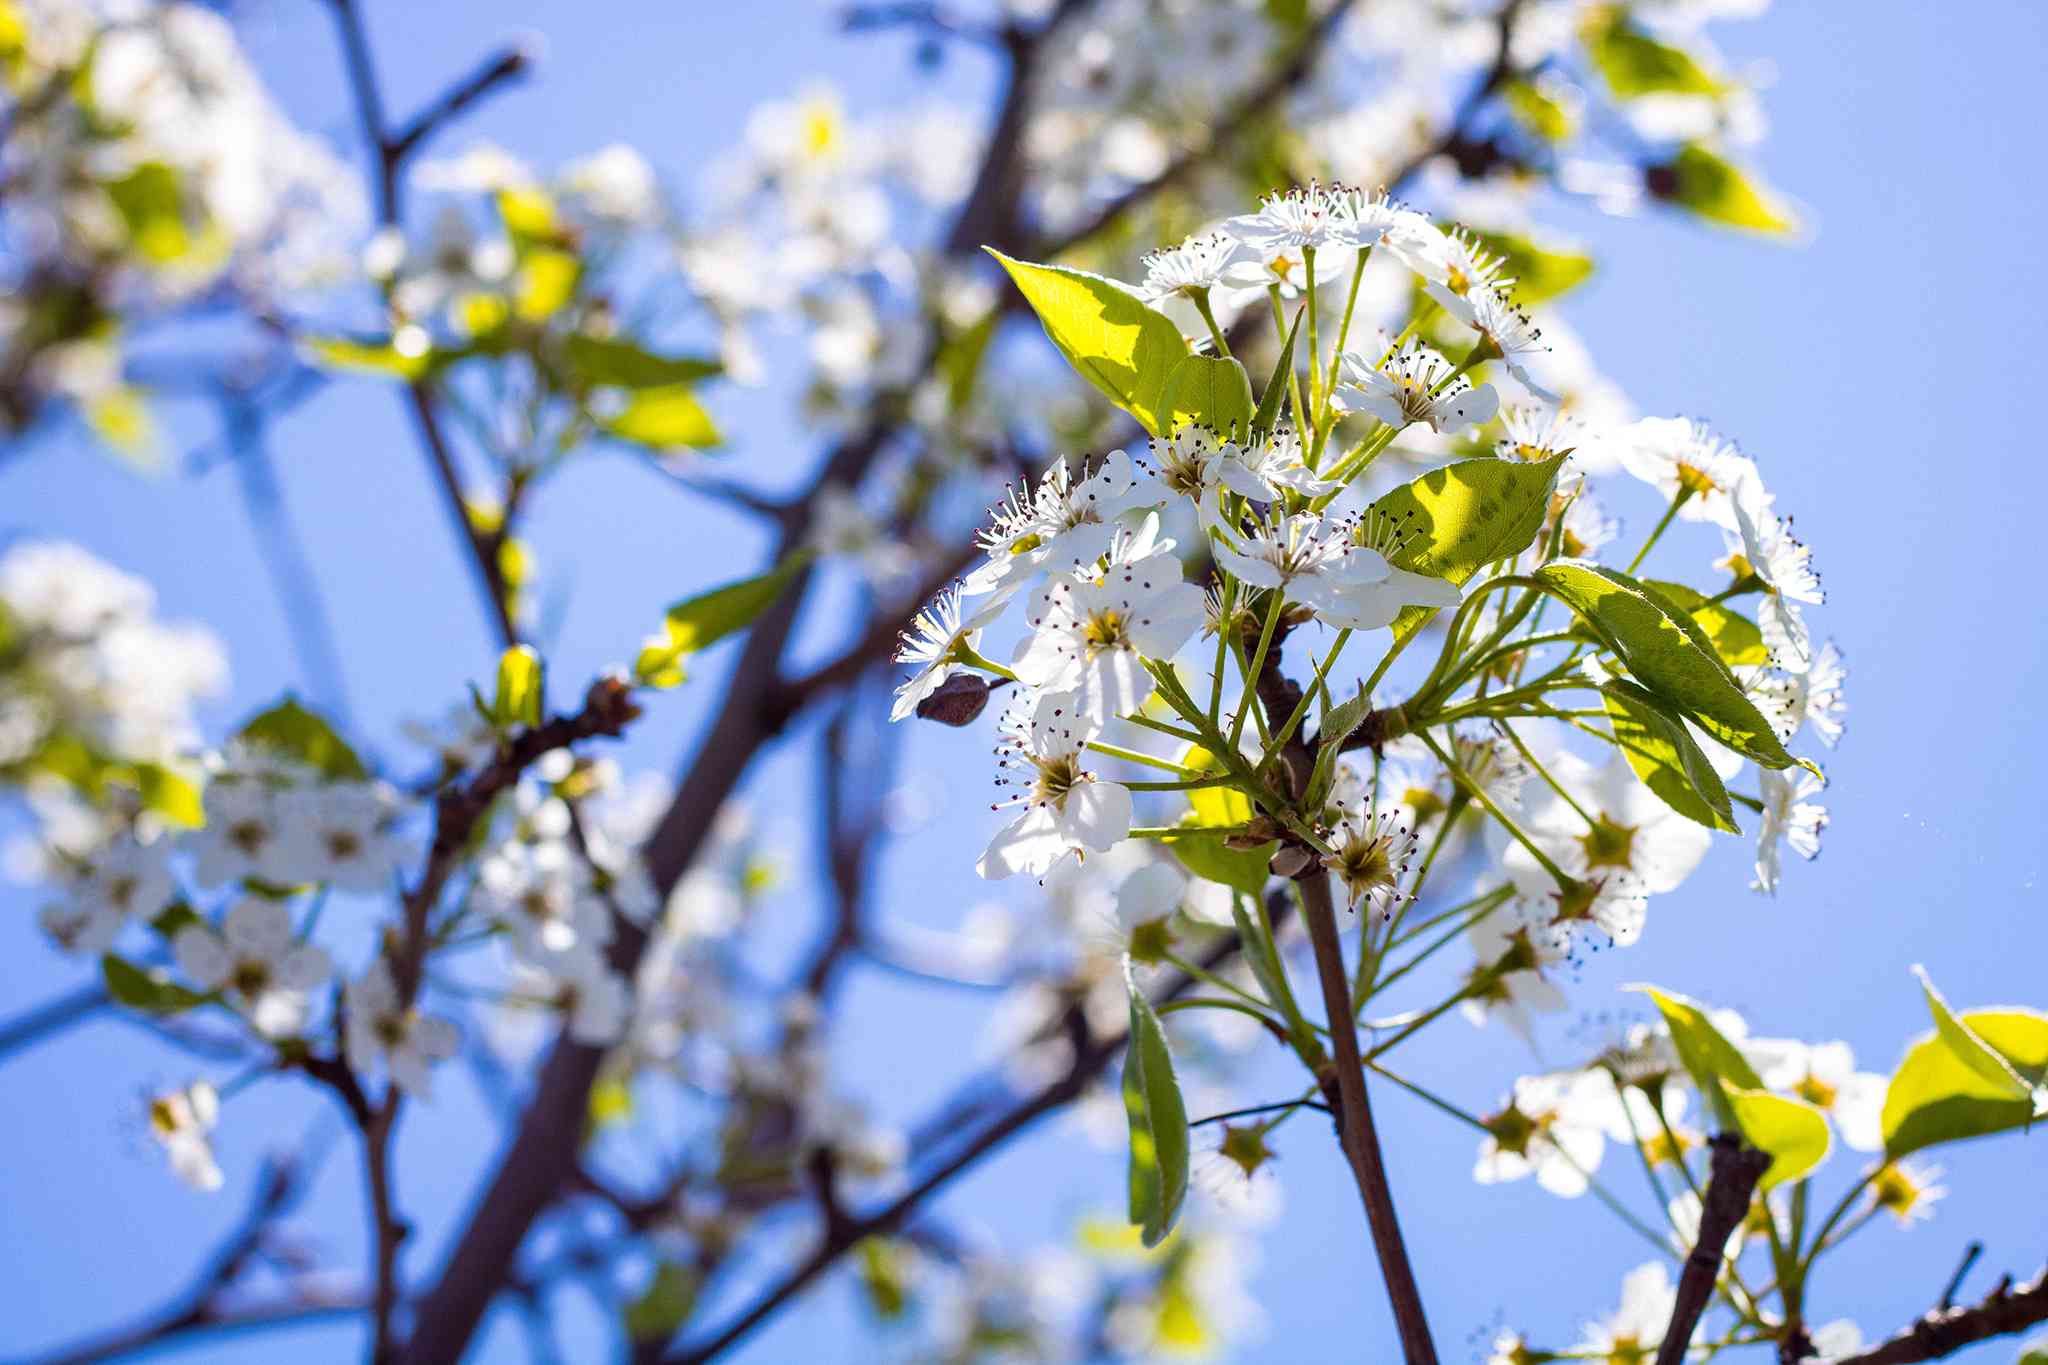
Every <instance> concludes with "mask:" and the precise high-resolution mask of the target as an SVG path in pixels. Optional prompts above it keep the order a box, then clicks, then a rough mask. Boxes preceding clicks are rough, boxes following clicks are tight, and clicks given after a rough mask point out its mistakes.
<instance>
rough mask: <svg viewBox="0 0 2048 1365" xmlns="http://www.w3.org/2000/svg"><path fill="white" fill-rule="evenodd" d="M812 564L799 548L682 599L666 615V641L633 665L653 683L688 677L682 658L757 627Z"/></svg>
mask: <svg viewBox="0 0 2048 1365" xmlns="http://www.w3.org/2000/svg"><path fill="white" fill-rule="evenodd" d="M809 562H810V554H809V552H808V551H804V550H799V551H797V552H796V553H795V554H793V555H791V556H789V558H787V559H785V560H783V561H782V562H781V563H780V564H778V565H776V566H775V567H774V568H772V569H770V570H769V571H768V572H767V573H764V574H758V575H756V576H755V577H753V578H743V579H741V580H740V581H739V582H737V583H728V584H726V585H725V586H724V587H721V588H713V589H712V590H711V591H709V592H703V593H699V594H697V595H696V596H695V597H692V598H689V599H688V600H686V601H682V602H678V603H676V604H675V605H674V606H673V607H670V608H669V609H668V615H667V617H666V618H664V627H665V633H666V637H667V638H666V640H665V642H655V641H650V642H649V643H648V644H647V645H646V646H644V647H643V648H642V649H641V651H640V657H639V658H638V659H637V660H635V662H634V665H633V672H634V676H635V677H636V678H637V679H638V680H639V681H641V682H642V683H644V684H646V685H648V686H652V687H669V686H673V685H674V684H675V683H676V682H680V681H682V679H681V677H680V667H679V665H680V663H681V660H683V659H684V658H685V657H687V656H688V655H691V654H695V653H696V652H697V651H699V650H701V649H706V648H709V647H710V646H711V645H714V644H716V643H717V642H718V641H720V640H722V639H724V638H725V637H726V636H728V635H731V634H732V633H733V632H735V631H740V630H745V629H746V628H747V627H748V626H750V625H752V624H753V623H754V618H755V617H757V616H759V615H760V614H761V613H762V612H764V611H766V610H768V608H769V607H771V606H773V605H774V604H775V600H776V599H777V598H778V597H781V596H782V594H783V592H784V590H786V589H787V588H788V587H789V585H790V582H791V581H792V580H793V579H794V578H795V577H796V576H797V574H798V573H799V572H801V571H802V569H803V567H804V565H805V564H807V563H809ZM664 679H667V680H664Z"/></svg>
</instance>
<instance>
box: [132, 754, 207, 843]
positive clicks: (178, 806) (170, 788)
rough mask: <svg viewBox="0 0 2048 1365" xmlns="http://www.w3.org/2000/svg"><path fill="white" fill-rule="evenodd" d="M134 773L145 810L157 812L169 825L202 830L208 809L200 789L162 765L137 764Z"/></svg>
mask: <svg viewBox="0 0 2048 1365" xmlns="http://www.w3.org/2000/svg"><path fill="white" fill-rule="evenodd" d="M131 771H132V772H133V773H134V776H135V789H136V791H137V792H139V793H140V794H141V796H142V805H143V809H145V810H148V811H152V812H154V813H155V814H156V815H157V816H158V817H160V818H161V819H162V820H164V821H165V822H166V823H167V824H172V825H176V826H178V828H180V829H198V828H199V827H200V826H202V825H204V824H205V823H206V808H205V805H204V804H203V803H202V801H201V800H200V796H199V788H198V787H197V786H195V785H193V784H192V783H191V782H188V781H186V780H185V778H184V777H183V776H181V775H180V774H179V773H177V772H175V771H174V770H172V769H170V768H167V767H165V766H164V765H163V764H161V763H137V764H135V765H133V767H132V769H131Z"/></svg>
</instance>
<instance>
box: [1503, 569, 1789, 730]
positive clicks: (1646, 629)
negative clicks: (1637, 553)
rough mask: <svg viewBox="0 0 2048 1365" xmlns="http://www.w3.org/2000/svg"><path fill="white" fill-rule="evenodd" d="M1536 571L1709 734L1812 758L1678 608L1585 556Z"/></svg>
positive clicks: (1639, 675) (1643, 678)
mask: <svg viewBox="0 0 2048 1365" xmlns="http://www.w3.org/2000/svg"><path fill="white" fill-rule="evenodd" d="M1535 576H1536V578H1537V579H1538V580H1539V581H1541V582H1542V583H1543V585H1544V587H1545V589H1546V590H1547V591H1548V592H1550V593H1551V595H1552V596H1554V597H1556V598H1558V600H1560V601H1562V602H1563V603H1564V604H1565V605H1566V606H1569V607H1570V608H1571V609H1572V610H1573V611H1575V612H1577V613H1578V614H1579V617H1580V618H1581V619H1582V620H1584V621H1585V622H1586V624H1587V625H1589V626H1591V627H1592V628H1593V630H1594V632H1595V633H1596V634H1597V635H1598V636H1599V637H1600V639H1601V642H1602V643H1603V644H1605V645H1606V646H1607V648H1608V649H1609V650H1611V651H1612V652H1613V653H1614V655H1615V657H1616V658H1617V659H1619V660H1620V661H1621V663H1622V664H1623V665H1624V666H1625V667H1626V668H1627V669H1628V671H1629V672H1630V673H1632V674H1634V675H1635V678H1636V681H1638V682H1640V683H1641V684H1642V685H1643V686H1644V687H1646V688H1648V689H1649V690H1650V691H1651V692H1653V693H1655V694H1656V695H1657V696H1658V697H1660V698H1662V699H1663V700H1664V701H1666V702H1668V703H1670V704H1671V705H1673V706H1675V707H1677V708H1678V709H1679V710H1680V711H1683V712H1684V713H1685V714H1686V715H1687V716H1689V717H1691V718H1692V719H1693V720H1694V721H1695V722H1697V723H1698V725H1699V726H1700V728H1701V729H1703V730H1705V731H1706V732H1707V733H1708V734H1709V735H1712V736H1713V737H1714V738H1715V739H1717V740H1719V741H1721V743H1723V744H1725V745H1727V746H1728V747H1729V748H1731V749H1733V750H1735V751H1736V752H1737V753H1740V754H1744V755H1746V756H1747V757H1749V758H1753V759H1755V760H1756V761H1757V762H1758V763H1760V764H1762V765H1763V766H1764V767H1766V768H1787V767H1790V766H1792V764H1794V763H1799V764H1800V765H1801V766H1802V767H1809V768H1810V767H1811V766H1812V765H1811V764H1808V763H1805V762H1804V761H1803V760H1799V759H1795V758H1793V757H1792V755H1791V754H1790V753H1788V752H1786V750H1785V746H1784V745H1783V744H1781V743H1780V742H1779V741H1778V737H1777V735H1775V734H1774V733H1772V731H1771V726H1770V722H1769V721H1768V720H1766V719H1765V718H1764V714H1763V712H1761V711H1759V710H1757V707H1756V703H1755V702H1752V701H1751V700H1750V699H1749V697H1748V696H1747V695H1746V694H1745V693H1744V692H1743V690H1742V685H1741V684H1740V683H1738V682H1736V681H1735V675H1734V674H1732V673H1730V672H1729V671H1728V666H1727V665H1726V664H1724V663H1722V662H1721V656H1720V654H1719V653H1717V652H1716V651H1715V649H1714V645H1713V642H1712V641H1710V640H1709V639H1708V638H1707V636H1706V633H1705V632H1704V631H1702V630H1701V629H1700V627H1699V624H1698V623H1697V622H1695V621H1694V620H1693V619H1692V617H1691V616H1689V615H1687V614H1686V613H1685V612H1684V611H1681V610H1679V609H1677V608H1676V607H1675V606H1673V605H1671V604H1669V603H1666V602H1664V601H1662V600H1661V599H1659V598H1658V597H1656V596H1654V595H1653V594H1651V593H1649V592H1646V591H1644V589H1643V586H1642V585H1641V584H1640V583H1637V582H1636V581H1635V580H1634V579H1632V578H1630V577H1629V576H1628V575H1626V574H1623V573H1618V572H1616V571H1615V570H1613V569H1610V568H1607V567H1606V566H1605V565H1601V564H1595V563H1593V562H1592V561H1590V560H1582V559H1560V560H1556V561H1553V562H1552V563H1549V564H1545V565H1544V566H1543V567H1542V568H1540V569H1538V570H1536V575H1535Z"/></svg>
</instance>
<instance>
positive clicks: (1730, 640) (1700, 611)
mask: <svg viewBox="0 0 2048 1365" xmlns="http://www.w3.org/2000/svg"><path fill="white" fill-rule="evenodd" d="M1642 584H1643V589H1644V591H1646V592H1648V593H1649V594H1650V595H1651V596H1653V597H1661V598H1663V599H1664V600H1665V602H1667V603H1669V604H1670V605H1671V606H1672V607H1674V608H1676V609H1677V610H1679V611H1682V612H1684V613H1686V614H1687V615H1688V616H1690V617H1692V619H1693V620H1694V622H1696V623H1697V624H1698V625H1699V628H1700V629H1701V630H1702V631H1704V632H1705V633H1706V637H1707V639H1708V640H1710V641H1712V642H1713V645H1714V652H1715V653H1716V654H1718V655H1720V656H1721V662H1722V663H1724V664H1727V665H1728V666H1729V667H1730V668H1741V667H1743V666H1745V665H1749V664H1762V663H1768V662H1769V661H1770V657H1771V651H1770V649H1769V648H1768V647H1766V646H1765V644H1764V633H1763V632H1762V631H1761V630H1759V629H1757V624H1756V622H1754V621H1752V620H1750V619H1749V618H1748V617H1747V616H1743V615H1741V614H1740V613H1738V612H1733V611H1730V610H1729V609H1728V608H1727V606H1726V605H1724V604H1723V603H1720V602H1716V601H1713V600H1712V599H1710V598H1709V597H1708V596H1707V595H1706V594H1705V593H1703V592H1701V591H1700V590H1699V589H1697V588H1690V587H1687V586H1686V585H1685V584H1683V583H1671V582H1666V581H1665V580H1664V579H1661V578H1646V579H1643V580H1642Z"/></svg>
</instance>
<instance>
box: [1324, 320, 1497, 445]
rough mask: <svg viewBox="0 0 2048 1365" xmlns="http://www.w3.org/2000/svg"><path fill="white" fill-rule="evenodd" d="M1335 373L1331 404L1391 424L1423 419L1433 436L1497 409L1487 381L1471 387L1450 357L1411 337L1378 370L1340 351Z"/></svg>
mask: <svg viewBox="0 0 2048 1365" xmlns="http://www.w3.org/2000/svg"><path fill="white" fill-rule="evenodd" d="M1338 375H1339V379H1338V384H1337V389H1336V391H1335V392H1334V393H1332V394H1331V395H1330V401H1331V402H1332V403H1334V404H1335V405H1336V406H1337V407H1339V408H1341V409H1343V410H1344V411H1346V412H1363V413H1367V414H1369V415H1370V416H1373V417H1376V418H1378V419H1379V420H1380V421H1382V422H1385V423H1386V424H1387V425H1388V426H1390V427H1394V428H1397V429H1398V428H1401V427H1405V426H1408V425H1409V424H1410V423H1414V422H1426V423H1428V424H1429V428H1430V430H1432V431H1435V432H1437V433H1438V434H1439V435H1444V436H1455V435H1456V434H1457V433H1459V432H1461V431H1463V430H1464V429H1465V428H1467V427H1470V426H1477V425H1480V424H1481V423H1484V422H1488V421H1491V420H1492V419H1493V415H1494V413H1495V412H1497V411H1498V410H1499V408H1500V395H1499V394H1497V393H1495V392H1494V389H1493V386H1492V385H1491V384H1481V385H1479V387H1477V388H1473V387H1471V386H1470V385H1469V384H1468V383H1467V381H1466V380H1465V378H1464V377H1463V376H1462V375H1458V374H1457V372H1456V371H1455V370H1454V369H1453V367H1452V365H1451V363H1450V361H1448V360H1446V359H1444V357H1443V356H1441V355H1439V354H1438V353H1437V352H1436V351H1434V350H1432V349H1430V348H1429V347H1427V346H1425V345H1423V344H1422V342H1421V341H1419V340H1415V339H1412V338H1411V339H1410V340H1409V341H1408V342H1407V343H1406V344H1405V345H1403V346H1402V347H1401V349H1400V350H1399V351H1397V352H1395V353H1394V355H1393V356H1392V357H1391V358H1390V359H1389V360H1388V362H1387V365H1386V367H1385V368H1384V369H1382V368H1379V367H1376V366H1375V365H1374V364H1373V363H1372V362H1371V361H1370V360H1368V359H1367V358H1366V357H1365V356H1364V355H1362V354H1360V353H1359V352H1357V351H1346V352H1345V353H1344V356H1343V359H1342V360H1341V362H1340V363H1339V367H1338Z"/></svg>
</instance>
